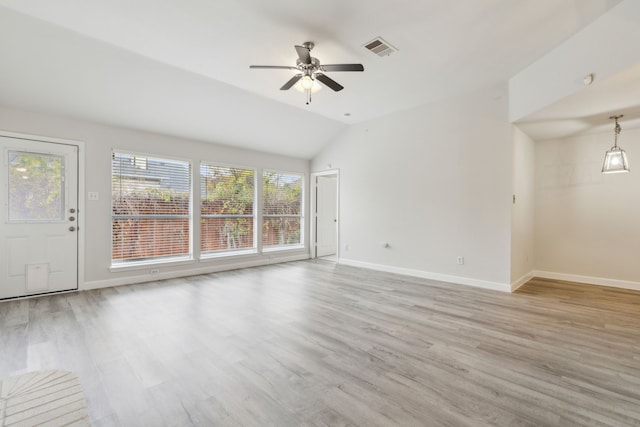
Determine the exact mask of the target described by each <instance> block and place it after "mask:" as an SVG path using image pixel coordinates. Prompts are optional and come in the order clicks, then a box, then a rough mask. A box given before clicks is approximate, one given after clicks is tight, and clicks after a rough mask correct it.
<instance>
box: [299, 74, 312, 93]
mask: <svg viewBox="0 0 640 427" xmlns="http://www.w3.org/2000/svg"><path fill="white" fill-rule="evenodd" d="M313 83H314V80H313V79H312V78H311V76H304V77H303V78H302V79H300V86H302V89H304V90H309V89H311V88H313Z"/></svg>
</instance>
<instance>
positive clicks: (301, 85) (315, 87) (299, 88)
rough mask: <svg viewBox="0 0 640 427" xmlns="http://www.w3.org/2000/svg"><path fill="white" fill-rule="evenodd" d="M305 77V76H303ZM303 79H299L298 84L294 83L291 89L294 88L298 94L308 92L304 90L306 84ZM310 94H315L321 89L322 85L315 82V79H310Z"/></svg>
mask: <svg viewBox="0 0 640 427" xmlns="http://www.w3.org/2000/svg"><path fill="white" fill-rule="evenodd" d="M305 77H307V76H305ZM305 77H303V78H301V79H300V80H299V81H298V83H296V84H295V85H294V86H293V87H294V88H296V90H297V91H298V92H306V91H307V90H309V89H308V88H305V85H306V86H307V87H309V86H308V83H306V82H305ZM310 89H311V93H316V92H318V91H319V90H320V89H322V85H321V84H320V83H319V82H318V81H317V80H316V79H311V87H310Z"/></svg>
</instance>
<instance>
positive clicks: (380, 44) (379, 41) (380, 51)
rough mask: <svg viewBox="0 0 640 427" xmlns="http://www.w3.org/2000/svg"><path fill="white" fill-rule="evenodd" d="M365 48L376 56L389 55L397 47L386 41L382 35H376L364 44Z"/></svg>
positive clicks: (395, 50)
mask: <svg viewBox="0 0 640 427" xmlns="http://www.w3.org/2000/svg"><path fill="white" fill-rule="evenodd" d="M364 47H365V48H367V49H368V50H370V51H371V52H373V53H375V54H376V55H378V56H389V55H391V54H392V53H393V52H397V51H398V49H396V48H395V47H393V46H391V44H389V43H387V42H386V41H385V40H384V39H383V38H382V37H377V38H375V39H373V40H371V41H370V42H369V43H367V44H365V45H364Z"/></svg>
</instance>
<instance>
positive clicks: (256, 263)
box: [80, 253, 309, 291]
mask: <svg viewBox="0 0 640 427" xmlns="http://www.w3.org/2000/svg"><path fill="white" fill-rule="evenodd" d="M305 259H309V254H308V253H302V254H296V255H287V256H278V257H274V258H268V257H264V258H259V259H252V260H248V261H242V262H237V263H230V264H215V265H214V264H212V263H206V262H205V263H200V266H199V267H197V268H190V269H183V270H175V271H167V272H161V273H158V274H154V275H153V276H151V275H144V276H140V275H138V276H127V277H118V278H114V279H106V280H94V281H90V282H85V283H84V285H83V286H81V287H80V290H82V291H87V290H91V289H101V288H110V287H112V286H123V285H133V284H135V283H145V282H154V281H156V280H164V279H176V278H178V277H187V276H196V275H198V274H209V273H217V272H220V271H229V270H238V269H240V268H250V267H260V266H262V265H269V264H279V263H282V262H289V261H301V260H305ZM205 264H206V265H205Z"/></svg>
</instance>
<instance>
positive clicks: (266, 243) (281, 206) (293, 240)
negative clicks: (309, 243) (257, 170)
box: [262, 171, 304, 248]
mask: <svg viewBox="0 0 640 427" xmlns="http://www.w3.org/2000/svg"><path fill="white" fill-rule="evenodd" d="M303 183H304V176H303V175H299V174H293V173H279V172H270V171H264V173H263V175H262V184H263V187H262V188H263V189H262V191H263V211H262V246H263V247H265V248H269V247H278V246H292V245H300V244H302V220H303V217H302V212H303V207H302V188H303Z"/></svg>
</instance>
